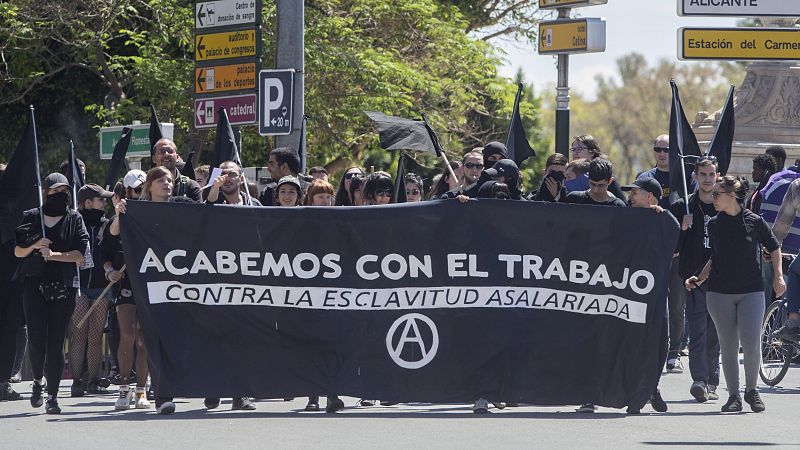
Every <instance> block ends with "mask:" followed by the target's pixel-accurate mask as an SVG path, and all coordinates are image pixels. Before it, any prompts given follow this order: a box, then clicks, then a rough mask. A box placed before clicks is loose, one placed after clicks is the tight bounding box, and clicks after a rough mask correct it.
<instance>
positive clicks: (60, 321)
mask: <svg viewBox="0 0 800 450" xmlns="http://www.w3.org/2000/svg"><path fill="white" fill-rule="evenodd" d="M76 293H77V292H76V290H75V289H71V288H70V289H69V295H67V299H66V300H62V301H54V302H45V300H44V297H42V293H41V292H39V280H37V279H32V278H29V279H26V280H25V283H24V285H23V291H22V300H23V303H22V304H23V308H24V310H25V321H26V322H27V324H28V354H29V355H30V358H31V368H32V369H33V377H34V379H37V380H38V379H41V378H42V376H44V377H45V378H47V393H48V394H50V395H56V394H57V393H58V387H59V384H61V375H62V373H63V372H64V339H65V338H66V337H67V327H68V325H69V321H70V319H71V318H72V311H73V310H74V309H75V295H76ZM45 361H47V363H46V364H45Z"/></svg>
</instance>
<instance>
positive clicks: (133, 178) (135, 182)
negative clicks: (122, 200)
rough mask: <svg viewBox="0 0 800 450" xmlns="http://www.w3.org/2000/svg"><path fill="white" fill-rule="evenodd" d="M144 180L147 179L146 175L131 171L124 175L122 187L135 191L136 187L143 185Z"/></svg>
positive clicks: (134, 170)
mask: <svg viewBox="0 0 800 450" xmlns="http://www.w3.org/2000/svg"><path fill="white" fill-rule="evenodd" d="M146 179H147V174H146V173H144V172H142V171H141V170H138V169H133V170H131V171H130V172H128V173H126V174H125V178H123V179H122V185H123V186H125V187H126V188H131V189H136V188H137V187H139V186H141V185H142V184H144V180H146Z"/></svg>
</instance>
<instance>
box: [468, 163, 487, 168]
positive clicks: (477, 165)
mask: <svg viewBox="0 0 800 450" xmlns="http://www.w3.org/2000/svg"><path fill="white" fill-rule="evenodd" d="M464 167H466V168H467V169H483V164H478V163H464Z"/></svg>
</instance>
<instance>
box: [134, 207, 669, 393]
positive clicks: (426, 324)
mask: <svg viewBox="0 0 800 450" xmlns="http://www.w3.org/2000/svg"><path fill="white" fill-rule="evenodd" d="M122 236H123V241H124V247H125V254H126V262H127V264H128V273H129V275H130V277H131V281H132V285H133V290H134V294H135V297H136V303H137V306H138V313H139V317H140V318H141V321H142V326H143V332H144V337H145V342H146V345H147V348H148V351H149V354H150V358H151V370H152V371H153V372H154V380H155V382H156V384H157V389H158V391H159V392H160V393H161V395H172V396H177V397H181V396H185V397H203V396H217V397H220V396H221V397H225V396H227V397H230V396H233V395H251V396H256V397H260V398H282V397H292V396H298V397H299V396H304V395H317V394H319V395H326V394H335V395H348V396H354V397H361V398H369V399H381V400H387V401H406V402H409V401H428V402H436V403H451V402H471V401H474V400H476V399H477V398H479V397H483V398H487V399H489V400H493V401H509V402H518V403H530V404H538V405H558V404H580V403H588V402H591V403H595V404H598V405H602V406H609V407H623V406H626V405H631V406H638V407H641V406H643V405H644V404H645V403H646V402H647V400H648V398H649V396H650V394H651V393H652V392H653V389H654V388H655V386H656V384H657V382H658V376H659V374H660V371H661V365H662V364H663V358H664V356H665V351H666V349H665V345H666V328H665V323H664V315H665V307H666V299H667V285H668V269H669V262H670V259H671V256H672V250H673V249H674V248H675V242H676V240H677V236H678V226H677V223H676V222H675V220H674V218H672V216H670V215H669V214H668V213H662V214H656V213H655V212H654V211H652V210H649V209H648V210H642V209H635V208H611V207H598V206H582V205H564V204H549V203H548V204H546V203H536V202H530V203H529V202H512V201H501V200H481V201H479V202H476V201H471V202H469V203H468V204H461V203H459V202H457V201H438V202H427V203H423V204H400V205H389V206H379V207H349V208H344V207H338V208H323V207H306V208H302V207H299V208H278V207H274V208H250V207H231V206H211V205H183V204H168V203H147V202H130V203H129V207H128V214H126V215H125V216H123V220H122Z"/></svg>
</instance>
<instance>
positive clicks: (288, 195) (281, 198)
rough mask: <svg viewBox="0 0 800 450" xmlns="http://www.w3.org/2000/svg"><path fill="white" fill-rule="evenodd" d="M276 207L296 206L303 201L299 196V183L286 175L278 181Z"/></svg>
mask: <svg viewBox="0 0 800 450" xmlns="http://www.w3.org/2000/svg"><path fill="white" fill-rule="evenodd" d="M277 188H278V206H298V205H300V203H301V201H302V200H303V198H302V196H301V195H300V181H299V180H298V179H297V178H295V177H293V176H291V175H287V176H285V177H283V178H281V179H280V180H278V186H277Z"/></svg>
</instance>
